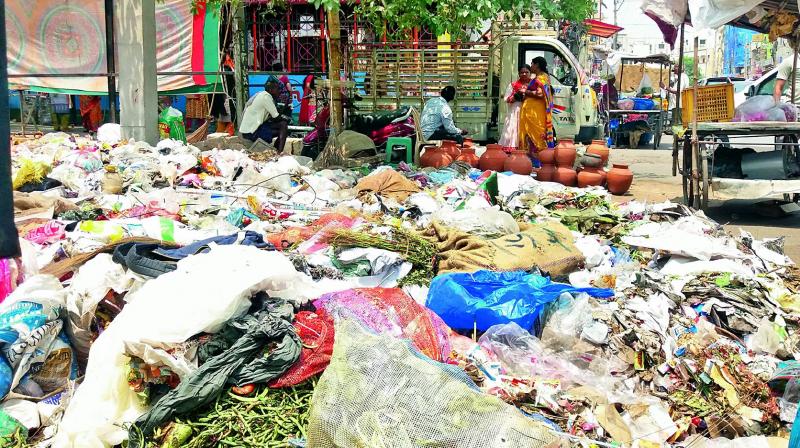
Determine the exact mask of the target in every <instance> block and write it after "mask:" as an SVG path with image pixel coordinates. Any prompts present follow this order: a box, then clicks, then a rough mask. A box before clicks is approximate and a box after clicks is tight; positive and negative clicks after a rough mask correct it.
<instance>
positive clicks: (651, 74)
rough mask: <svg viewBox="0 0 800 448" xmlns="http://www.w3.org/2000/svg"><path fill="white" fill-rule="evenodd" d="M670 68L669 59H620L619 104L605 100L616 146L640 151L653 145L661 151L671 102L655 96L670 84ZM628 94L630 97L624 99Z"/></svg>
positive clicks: (660, 56)
mask: <svg viewBox="0 0 800 448" xmlns="http://www.w3.org/2000/svg"><path fill="white" fill-rule="evenodd" d="M626 68H627V70H626ZM671 68H672V62H671V61H670V59H669V56H667V55H652V56H646V57H622V58H621V60H620V65H619V70H618V71H617V72H616V79H618V80H619V86H618V89H619V91H620V92H621V96H620V98H619V101H617V103H616V104H610V102H609V98H604V100H605V101H606V108H605V109H606V111H607V122H608V123H609V134H610V135H611V138H612V140H613V142H614V145H616V146H627V147H630V148H638V147H640V146H644V145H649V144H652V145H653V149H658V146H659V145H660V144H661V135H662V134H663V132H664V129H665V128H666V127H667V126H668V123H667V104H668V101H667V99H666V98H661V95H660V94H658V95H656V93H657V92H659V91H660V88H659V87H660V85H661V84H662V83H663V84H669V75H670V72H671ZM626 94H627V97H623V96H622V95H626Z"/></svg>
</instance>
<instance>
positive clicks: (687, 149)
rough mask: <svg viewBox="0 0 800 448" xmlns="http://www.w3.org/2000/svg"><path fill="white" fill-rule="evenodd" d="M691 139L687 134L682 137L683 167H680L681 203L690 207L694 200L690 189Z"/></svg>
mask: <svg viewBox="0 0 800 448" xmlns="http://www.w3.org/2000/svg"><path fill="white" fill-rule="evenodd" d="M692 165H694V164H693V163H692V141H691V139H690V138H689V137H688V136H687V137H684V138H683V167H681V177H682V178H683V203H684V204H686V205H688V206H689V207H692V206H693V204H692V202H693V200H694V190H693V189H692Z"/></svg>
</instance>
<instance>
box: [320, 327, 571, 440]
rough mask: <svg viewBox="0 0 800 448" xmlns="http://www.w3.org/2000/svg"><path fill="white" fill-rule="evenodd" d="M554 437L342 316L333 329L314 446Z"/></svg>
mask: <svg viewBox="0 0 800 448" xmlns="http://www.w3.org/2000/svg"><path fill="white" fill-rule="evenodd" d="M557 439H558V436H557V435H556V434H555V433H553V432H552V431H551V430H550V429H549V428H548V427H546V426H545V425H544V424H542V423H540V422H538V421H535V420H532V419H531V418H528V417H526V416H525V415H523V414H522V413H521V412H520V411H519V410H518V409H516V408H515V407H513V406H511V405H509V404H506V403H504V402H503V401H501V400H500V399H499V398H497V397H494V396H491V395H486V394H483V393H481V392H480V391H479V390H478V389H477V387H476V386H475V385H474V383H473V382H472V381H471V380H470V379H469V377H467V375H466V374H464V373H463V372H462V371H461V370H459V369H458V368H456V367H455V366H450V365H447V364H442V363H439V362H436V361H433V360H431V359H430V358H427V357H425V356H424V355H422V354H420V353H419V352H418V351H417V350H416V349H414V348H413V347H412V346H411V344H410V343H409V342H408V341H406V340H400V339H396V338H394V337H392V336H389V335H376V334H373V333H369V332H368V330H366V329H364V328H363V327H361V325H360V324H358V323H356V322H354V321H352V320H347V319H341V320H340V321H339V322H338V323H337V325H336V342H335V344H334V349H333V358H332V359H331V363H330V365H329V366H328V368H327V369H326V370H325V373H323V374H322V377H321V378H320V381H319V383H317V387H316V389H315V391H314V397H313V399H312V401H311V411H310V415H309V425H308V446H310V447H314V448H333V447H337V448H342V447H370V448H388V447H402V448H406V447H408V448H411V447H459V448H502V447H508V448H511V447H515V448H519V447H531V448H540V447H544V446H546V445H547V444H549V443H552V442H554V441H556V440H557Z"/></svg>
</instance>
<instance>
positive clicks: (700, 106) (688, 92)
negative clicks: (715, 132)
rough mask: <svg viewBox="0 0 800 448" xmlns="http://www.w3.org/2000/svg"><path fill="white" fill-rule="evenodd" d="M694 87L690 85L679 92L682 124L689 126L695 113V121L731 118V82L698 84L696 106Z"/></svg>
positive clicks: (726, 119) (727, 119) (718, 120)
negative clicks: (708, 84) (707, 84)
mask: <svg viewBox="0 0 800 448" xmlns="http://www.w3.org/2000/svg"><path fill="white" fill-rule="evenodd" d="M694 89H695V87H690V88H687V89H684V90H683V92H681V118H682V119H683V125H684V126H689V124H690V123H691V122H692V120H693V119H694V115H693V114H692V112H696V113H697V121H703V122H720V121H731V120H732V119H733V112H734V110H733V109H734V107H733V84H714V85H710V86H698V87H696V89H697V107H695V104H694V94H693V92H694Z"/></svg>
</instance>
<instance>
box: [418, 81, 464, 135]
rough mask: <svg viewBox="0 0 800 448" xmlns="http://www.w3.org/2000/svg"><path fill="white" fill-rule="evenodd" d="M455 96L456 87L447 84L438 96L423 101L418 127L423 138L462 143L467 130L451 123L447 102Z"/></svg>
mask: <svg viewBox="0 0 800 448" xmlns="http://www.w3.org/2000/svg"><path fill="white" fill-rule="evenodd" d="M455 98H456V88H455V87H453V86H447V87H445V88H444V89H442V91H441V92H440V96H437V97H433V98H431V99H429V100H428V102H427V103H425V107H424V108H423V109H422V116H421V118H420V128H422V136H423V137H424V138H425V140H453V141H455V142H458V144H459V145H460V144H462V143H464V136H465V135H467V131H465V130H463V129H458V128H457V127H456V125H455V123H453V109H450V104H448V103H449V102H451V101H453V100H454V99H455Z"/></svg>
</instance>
